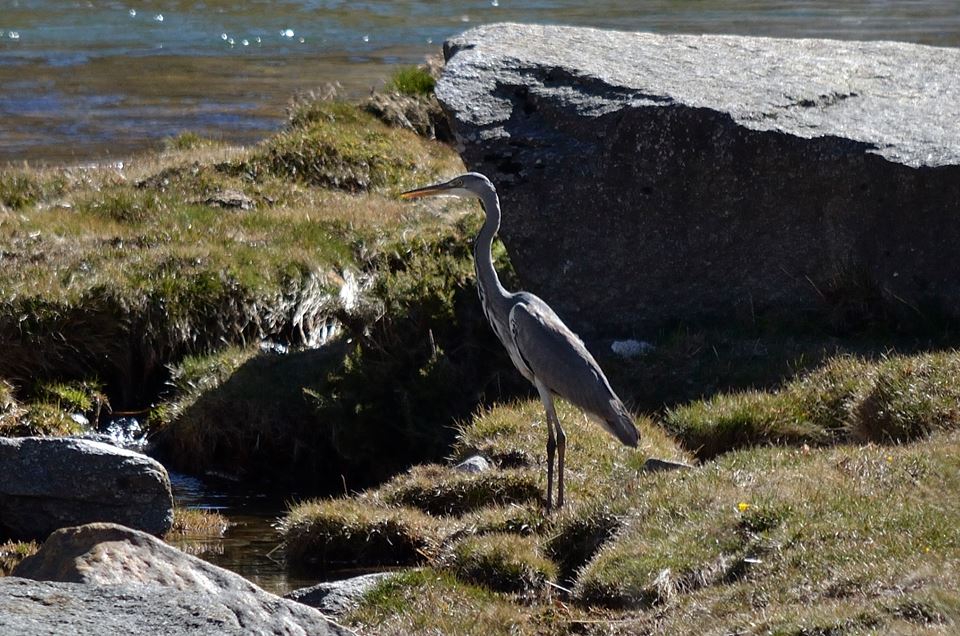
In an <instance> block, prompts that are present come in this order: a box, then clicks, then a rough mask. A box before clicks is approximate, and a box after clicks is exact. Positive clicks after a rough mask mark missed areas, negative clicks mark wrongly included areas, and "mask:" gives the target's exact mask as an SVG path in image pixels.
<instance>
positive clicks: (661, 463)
mask: <svg viewBox="0 0 960 636" xmlns="http://www.w3.org/2000/svg"><path fill="white" fill-rule="evenodd" d="M691 468H693V466H691V465H690V464H687V463H685V462H675V461H672V460H669V459H657V458H656V457H650V458H648V459H647V460H646V461H645V462H643V470H645V471H646V472H648V473H659V472H666V471H671V470H689V469H691Z"/></svg>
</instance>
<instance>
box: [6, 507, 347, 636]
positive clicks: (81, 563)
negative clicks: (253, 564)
mask: <svg viewBox="0 0 960 636" xmlns="http://www.w3.org/2000/svg"><path fill="white" fill-rule="evenodd" d="M13 576H15V577H20V578H23V579H32V580H34V581H55V582H58V583H62V584H66V583H82V584H85V585H81V586H78V587H75V588H69V589H71V590H73V591H75V592H76V593H77V596H76V597H75V598H82V597H86V596H93V597H100V598H102V599H103V600H102V601H101V602H100V605H99V606H100V607H101V611H102V612H104V613H105V616H103V617H102V618H100V619H97V617H96V616H93V617H90V616H89V615H86V614H85V615H83V616H82V620H83V621H94V622H93V623H90V624H91V625H100V626H104V627H107V626H109V628H110V629H104V630H102V631H103V633H136V634H140V633H150V632H148V631H146V630H143V629H140V628H139V627H138V628H137V629H136V630H132V631H129V632H127V630H122V629H114V626H115V625H119V624H123V623H122V621H126V620H128V619H127V618H126V617H127V616H133V617H137V618H141V619H143V620H144V621H145V624H159V622H162V620H161V619H164V620H165V619H167V618H169V619H170V620H171V621H173V619H174V617H176V618H177V620H178V621H188V623H189V625H196V626H198V627H204V628H210V629H211V630H213V628H215V627H216V626H217V625H220V627H221V629H222V630H223V631H222V632H217V633H230V634H235V633H243V634H265V633H269V634H319V635H323V634H348V633H350V632H349V631H348V630H346V629H344V628H342V627H340V626H339V625H337V624H336V623H333V622H332V621H329V620H328V619H327V618H326V617H325V616H324V615H323V614H322V613H320V612H318V611H317V610H315V609H313V608H310V607H307V606H305V605H302V604H300V603H295V602H293V601H290V600H286V599H282V598H280V597H279V596H276V595H274V594H270V593H269V592H267V591H265V590H262V589H260V588H259V587H257V586H256V585H254V584H253V583H251V582H250V581H247V580H246V579H245V578H243V577H242V576H240V575H239V574H235V573H233V572H230V571H229V570H225V569H223V568H219V567H217V566H215V565H212V564H210V563H207V562H206V561H203V560H202V559H198V558H197V557H194V556H191V555H189V554H185V553H183V552H181V551H180V550H177V549H176V548H174V547H172V546H170V545H167V544H166V543H164V542H163V541H161V540H159V539H157V538H156V537H154V536H152V535H149V534H147V533H145V532H140V531H138V530H133V529H131V528H125V527H123V526H120V525H117V524H111V523H91V524H87V525H84V526H79V527H74V528H62V529H60V530H57V531H56V532H54V533H53V534H51V535H50V537H49V538H48V539H47V540H46V542H45V543H44V544H43V546H41V548H40V550H39V551H38V552H37V553H36V554H35V555H33V556H32V557H28V558H26V559H24V560H23V561H22V562H21V563H20V564H19V565H18V566H17V567H16V568H15V569H14V571H13ZM51 589H54V590H55V589H59V588H58V587H57V586H54V587H53V588H51ZM98 590H99V591H98ZM118 590H122V591H123V593H117V591H118ZM131 590H132V592H129V591H131ZM142 590H148V592H147V593H145V594H144V593H142V592H141V591H142ZM50 594H53V592H50ZM54 595H55V594H54ZM2 596H3V594H2V593H0V597H2ZM70 596H73V594H71V595H70ZM111 599H120V600H122V601H123V602H119V603H115V604H113V605H111V603H110V600H111ZM164 599H166V600H164ZM69 600H70V599H66V600H65V601H64V604H65V605H67V604H69V603H67V601H69ZM28 601H29V599H27V600H24V601H23V603H28ZM2 603H3V601H0V616H2V615H3V614H4V613H5V611H4V608H3V604H2ZM43 603H44V601H43V599H42V597H41V598H38V599H37V600H34V601H33V605H34V606H42V605H43ZM74 605H79V606H80V607H73V609H74V610H75V611H76V612H78V613H80V614H82V613H83V612H85V611H86V610H85V609H84V607H82V605H83V603H78V604H74ZM34 609H36V607H35V608H34ZM41 609H42V608H41ZM38 611H39V610H38ZM91 613H93V612H92V611H91V612H88V613H87V614H91ZM41 614H42V612H41ZM3 620H4V619H3V618H0V633H6V632H4V631H3V622H2V621H3ZM48 620H51V621H55V620H60V618H59V613H57V612H54V613H53V615H51V616H50V617H48ZM77 620H80V618H78V619H77ZM97 620H99V621H100V622H95V621H97ZM118 621H120V622H119V623H118ZM80 624H82V625H84V626H86V625H87V624H88V623H86V622H84V623H80ZM71 627H72V626H71ZM67 631H70V632H71V633H77V631H78V630H75V629H70V630H67ZM81 631H82V630H81ZM181 631H182V632H184V633H185V632H186V631H187V629H186V628H185V627H183V625H181ZM40 633H54V632H53V631H50V632H40ZM89 633H94V631H93V630H92V628H91V630H90V632H89ZM156 633H163V634H167V633H180V632H177V631H176V630H174V631H169V630H167V629H166V628H163V629H160V630H159V631H158V632H156ZM203 633H207V632H203ZM211 633H212V632H211Z"/></svg>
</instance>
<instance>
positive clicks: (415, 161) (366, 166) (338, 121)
mask: <svg viewBox="0 0 960 636" xmlns="http://www.w3.org/2000/svg"><path fill="white" fill-rule="evenodd" d="M435 144H436V142H431V141H428V140H425V139H423V138H422V137H420V136H418V135H417V134H415V133H413V132H411V131H408V130H402V129H398V128H391V127H389V126H387V125H386V124H385V123H383V122H382V121H380V120H378V119H377V118H376V117H374V116H373V115H371V114H369V113H367V112H365V111H363V110H361V109H359V108H357V107H356V106H354V105H352V104H345V103H343V102H335V101H323V100H318V101H313V102H308V103H306V104H302V105H298V106H296V107H295V108H294V110H293V112H292V114H291V119H290V126H289V127H288V128H287V129H286V130H284V131H283V132H281V133H279V134H278V135H276V136H275V137H273V138H271V139H269V140H267V141H266V142H265V143H263V144H261V145H260V146H259V147H258V148H257V149H255V150H254V153H253V155H252V157H251V159H250V161H249V162H248V163H247V164H245V165H240V166H238V169H240V170H247V169H250V170H253V171H259V170H266V171H267V172H270V173H272V174H275V175H278V176H282V177H285V178H292V179H296V180H298V181H301V182H304V183H308V184H311V185H318V186H324V187H333V188H340V189H343V190H347V191H350V192H361V191H367V190H382V189H385V188H398V187H400V186H401V185H403V184H406V185H410V184H412V183H414V182H421V181H423V182H427V181H432V180H434V179H436V178H437V177H438V176H439V175H440V174H441V173H442V172H443V171H444V169H445V168H447V167H448V166H449V162H447V161H445V160H444V158H443V157H442V156H441V157H438V156H437V155H438V154H441V155H442V153H438V152H437V151H436V150H435V149H434V145H435Z"/></svg>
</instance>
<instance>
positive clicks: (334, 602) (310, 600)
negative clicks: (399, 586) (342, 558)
mask: <svg viewBox="0 0 960 636" xmlns="http://www.w3.org/2000/svg"><path fill="white" fill-rule="evenodd" d="M392 576H394V574H393V573H392V572H374V573H372V574H363V575H361V576H354V577H351V578H349V579H343V580H340V581H325V582H323V583H318V584H317V585H313V586H311V587H304V588H300V589H299V590H293V591H292V592H289V593H287V594H285V595H284V597H283V598H287V599H290V600H292V601H296V602H298V603H303V604H304V605H309V606H310V607H315V608H317V609H318V610H320V611H321V612H323V613H325V614H331V615H333V616H343V615H344V614H346V613H347V612H349V611H351V610H354V609H356V608H357V606H358V605H359V604H360V599H361V598H362V597H363V595H364V594H366V593H367V592H369V591H370V590H372V589H373V588H374V587H376V586H377V584H379V583H380V582H382V581H385V580H387V579H389V578H390V577H392Z"/></svg>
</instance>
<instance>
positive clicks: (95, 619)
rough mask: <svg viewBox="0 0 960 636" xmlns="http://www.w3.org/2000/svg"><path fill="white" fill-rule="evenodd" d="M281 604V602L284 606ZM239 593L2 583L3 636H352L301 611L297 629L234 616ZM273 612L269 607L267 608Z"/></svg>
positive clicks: (12, 579) (26, 581)
mask: <svg viewBox="0 0 960 636" xmlns="http://www.w3.org/2000/svg"><path fill="white" fill-rule="evenodd" d="M280 600H281V599H279V598H278V599H277V601H280ZM236 604H237V598H236V594H234V593H225V594H223V595H221V596H213V595H209V594H196V593H194V592H190V591H185V590H178V589H175V588H164V587H160V586H155V585H138V584H116V585H89V584H84V583H63V582H52V581H33V580H30V579H23V578H18V577H3V578H0V634H10V635H11V636H12V635H14V634H16V635H17V636H63V635H64V634H75V635H77V636H86V635H90V636H105V635H107V634H124V635H126V636H158V635H161V634H162V635H163V636H180V635H184V636H186V635H190V636H193V635H195V634H199V635H206V634H210V635H220V634H231V635H232V634H276V635H288V634H289V635H290V636H324V635H328V634H329V635H334V634H335V635H340V634H350V633H352V632H350V631H349V630H346V629H344V628H341V627H339V626H337V625H334V624H332V623H330V622H329V621H327V620H326V619H324V618H323V617H322V615H321V614H320V612H317V611H316V610H313V609H311V608H308V607H306V606H304V607H303V610H305V611H304V612H303V613H304V614H307V613H308V612H312V615H311V616H310V617H309V618H306V617H302V618H301V620H300V622H299V623H298V624H297V625H290V624H287V623H285V622H281V621H277V622H274V621H270V622H259V621H253V622H251V621H250V619H249V616H248V615H246V614H245V613H243V612H239V613H238V612H235V611H234V606H235V605H236ZM267 609H269V608H267Z"/></svg>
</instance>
